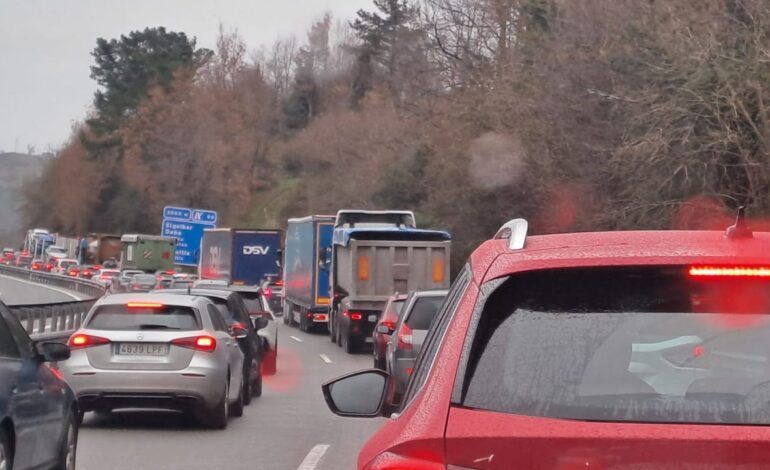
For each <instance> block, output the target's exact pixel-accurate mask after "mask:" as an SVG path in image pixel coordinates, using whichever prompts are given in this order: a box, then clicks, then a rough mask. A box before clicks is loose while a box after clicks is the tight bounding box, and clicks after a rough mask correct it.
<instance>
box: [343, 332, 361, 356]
mask: <svg viewBox="0 0 770 470" xmlns="http://www.w3.org/2000/svg"><path fill="white" fill-rule="evenodd" d="M342 349H344V350H345V352H346V353H348V354H356V353H357V352H358V349H359V347H358V341H357V340H356V339H355V338H351V337H350V334H349V333H348V334H345V335H343V337H342Z"/></svg>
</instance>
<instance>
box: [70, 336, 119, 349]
mask: <svg viewBox="0 0 770 470" xmlns="http://www.w3.org/2000/svg"><path fill="white" fill-rule="evenodd" d="M109 342H110V340H108V339H107V338H102V337H100V336H91V335H84V334H75V335H72V336H71V337H70V340H69V341H68V342H67V344H68V345H69V347H70V349H82V348H90V347H92V346H101V345H102V344H107V343H109Z"/></svg>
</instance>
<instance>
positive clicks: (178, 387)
mask: <svg viewBox="0 0 770 470" xmlns="http://www.w3.org/2000/svg"><path fill="white" fill-rule="evenodd" d="M245 333H246V332H245V331H236V330H228V326H227V325H226V324H225V322H224V321H223V320H222V318H221V316H220V315H219V313H218V312H217V309H216V307H215V306H214V304H213V303H211V301H210V300H208V299H206V298H205V297H196V296H184V295H158V294H118V295H111V296H108V297H104V298H102V299H100V300H99V301H97V302H96V304H95V305H94V306H93V307H92V308H91V310H90V311H89V312H88V315H87V316H86V318H85V320H84V322H83V326H82V327H81V328H80V329H78V330H77V331H76V332H75V333H74V334H73V335H72V336H71V337H70V339H69V346H70V348H71V349H72V356H71V357H70V359H68V360H67V361H66V362H64V363H63V364H61V367H60V370H61V372H62V373H63V374H64V377H65V378H66V380H67V382H68V383H69V384H70V386H71V387H72V389H73V390H74V391H75V395H76V396H77V398H78V405H79V409H80V410H81V412H84V411H97V412H104V413H107V412H110V411H112V410H114V409H118V408H163V409H175V410H180V411H184V412H188V413H191V414H193V415H194V416H195V417H196V418H198V419H199V420H200V421H201V422H202V423H203V424H204V425H206V426H209V427H212V428H217V429H223V428H225V427H227V421H228V416H241V415H242V414H243V394H242V391H243V384H242V381H243V374H242V373H241V371H242V369H243V353H242V352H241V349H240V347H238V342H237V341H236V339H237V337H238V336H239V335H245ZM81 417H82V416H81Z"/></svg>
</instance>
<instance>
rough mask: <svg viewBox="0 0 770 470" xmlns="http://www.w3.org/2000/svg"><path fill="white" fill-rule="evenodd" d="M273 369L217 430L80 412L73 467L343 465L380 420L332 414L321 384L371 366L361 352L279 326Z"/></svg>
mask: <svg viewBox="0 0 770 470" xmlns="http://www.w3.org/2000/svg"><path fill="white" fill-rule="evenodd" d="M278 344H279V352H278V374H277V375H275V376H273V377H266V378H265V383H264V392H263V395H262V397H260V398H255V399H254V401H252V403H251V405H250V406H248V407H246V409H245V412H244V415H243V417H241V418H231V420H230V424H229V426H228V427H227V429H226V430H224V431H212V430H206V429H203V428H200V427H198V426H196V425H195V424H191V423H190V422H189V421H187V420H185V418H184V417H183V416H182V415H181V414H176V413H173V412H160V411H151V412H147V411H126V412H114V413H112V414H111V415H107V416H101V415H94V414H92V413H91V414H86V418H85V421H84V423H83V426H82V428H81V431H80V443H79V449H78V456H77V458H78V462H77V463H78V465H77V468H78V470H103V469H111V470H140V469H141V470H154V469H158V470H160V469H182V470H212V469H228V470H239V469H249V470H347V469H351V468H355V465H356V458H357V455H358V451H359V449H360V448H361V446H362V445H363V443H364V442H366V440H367V439H368V438H369V437H370V436H371V435H372V434H373V433H374V432H375V431H376V430H377V428H378V427H379V426H380V425H381V424H382V422H383V421H384V418H378V419H354V418H340V417H337V416H335V415H333V414H332V413H331V412H330V411H329V410H328V408H327V407H326V404H325V402H324V399H323V395H322V393H321V388H320V386H321V384H322V383H323V382H325V381H327V380H329V379H331V378H334V377H337V376H339V375H342V374H344V373H346V372H350V371H354V370H359V369H365V368H368V367H371V364H372V359H371V355H369V354H360V355H355V356H351V355H348V354H346V353H344V352H343V351H342V350H341V349H340V348H338V347H337V346H335V345H334V344H332V343H331V342H330V341H329V338H328V336H327V335H320V334H306V333H302V332H300V331H299V330H297V329H295V328H290V327H288V326H285V325H283V324H282V323H281V324H280V325H279V340H278Z"/></svg>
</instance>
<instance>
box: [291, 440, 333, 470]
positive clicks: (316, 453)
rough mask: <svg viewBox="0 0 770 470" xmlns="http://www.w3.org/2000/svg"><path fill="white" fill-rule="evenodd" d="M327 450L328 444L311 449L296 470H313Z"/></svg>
mask: <svg viewBox="0 0 770 470" xmlns="http://www.w3.org/2000/svg"><path fill="white" fill-rule="evenodd" d="M327 450H329V445H328V444H318V445H317V446H315V447H313V448H312V449H310V452H308V453H307V455H306V456H305V460H303V461H302V463H301V464H299V467H297V470H315V469H316V467H318V463H319V462H320V461H321V458H322V457H323V456H324V454H325V453H326V451H327Z"/></svg>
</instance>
